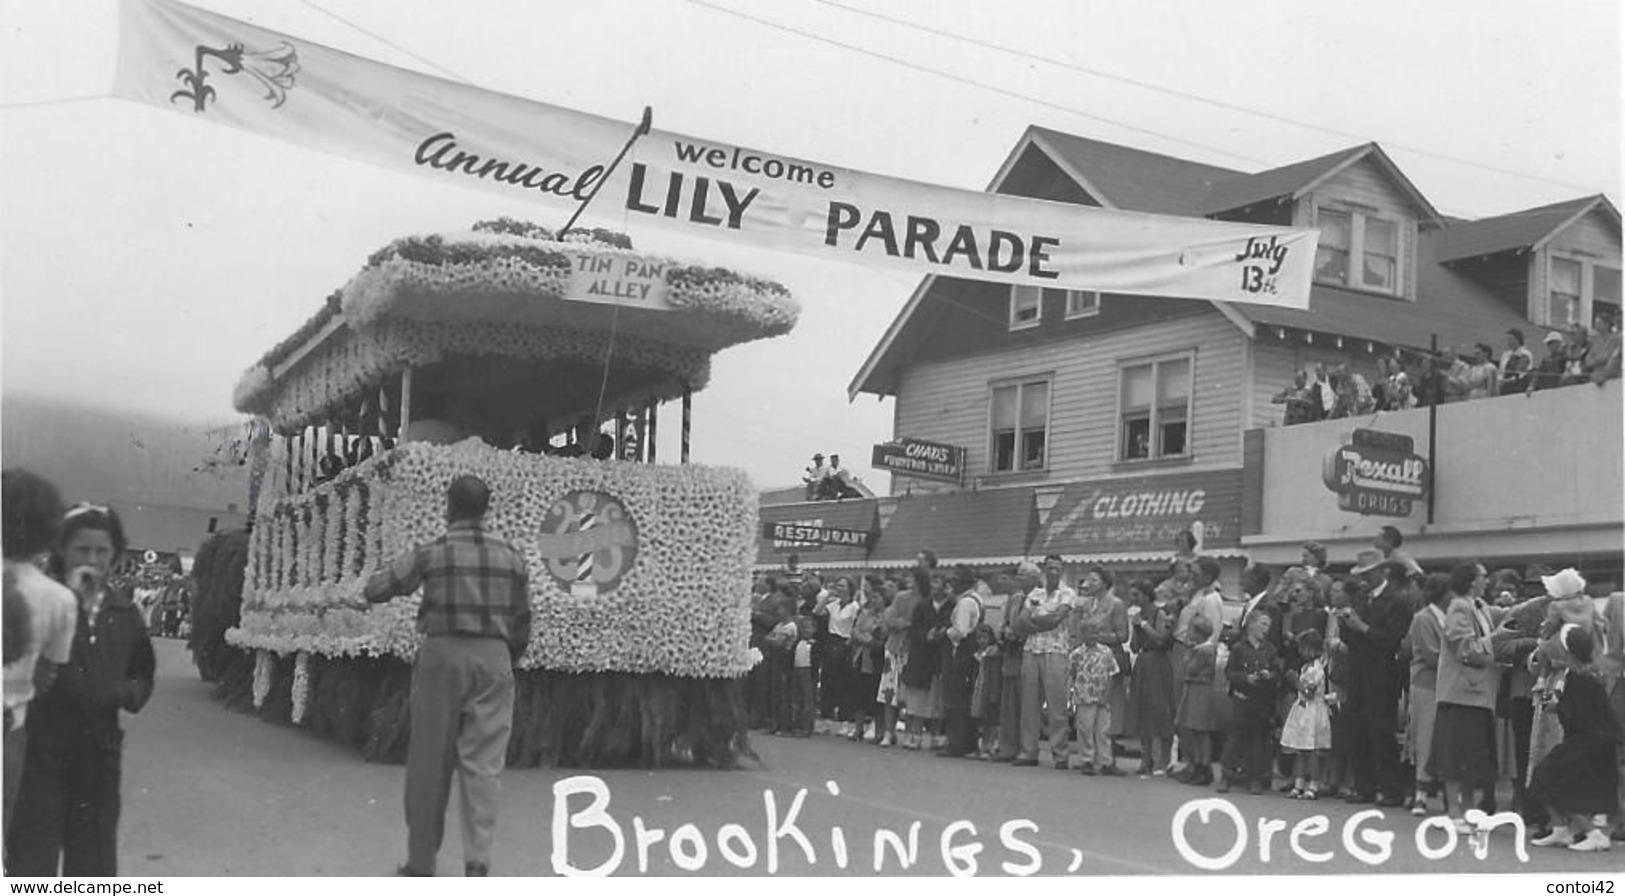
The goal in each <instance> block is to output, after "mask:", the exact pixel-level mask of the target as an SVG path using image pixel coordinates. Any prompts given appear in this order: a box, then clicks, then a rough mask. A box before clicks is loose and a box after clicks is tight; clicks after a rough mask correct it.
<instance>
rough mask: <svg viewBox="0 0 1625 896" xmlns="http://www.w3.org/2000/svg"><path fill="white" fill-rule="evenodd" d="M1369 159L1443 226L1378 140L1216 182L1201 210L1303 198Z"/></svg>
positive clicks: (1225, 209) (1214, 211)
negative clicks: (1377, 142) (1271, 200)
mask: <svg viewBox="0 0 1625 896" xmlns="http://www.w3.org/2000/svg"><path fill="white" fill-rule="evenodd" d="M1367 159H1370V160H1371V161H1372V162H1375V163H1376V164H1377V166H1378V167H1379V168H1382V169H1383V171H1384V172H1385V173H1386V174H1387V175H1388V176H1389V177H1390V178H1391V179H1393V181H1394V183H1396V184H1398V185H1399V188H1400V189H1401V190H1403V191H1404V192H1405V194H1406V195H1407V196H1409V197H1410V199H1411V201H1412V202H1414V203H1416V205H1417V207H1418V208H1420V209H1422V211H1423V213H1424V214H1425V215H1426V217H1427V218H1428V219H1430V223H1432V224H1434V225H1435V226H1443V224H1444V221H1443V219H1442V218H1440V217H1439V212H1438V210H1437V209H1435V208H1434V207H1433V203H1431V202H1428V200H1427V197H1426V196H1423V195H1422V191H1420V190H1418V189H1417V188H1416V185H1415V184H1413V183H1411V181H1410V178H1408V177H1406V176H1405V174H1404V172H1402V171H1400V170H1399V166H1398V165H1395V164H1394V162H1393V160H1392V159H1390V158H1388V154H1387V153H1385V152H1383V151H1382V147H1380V146H1378V145H1377V144H1375V143H1366V144H1364V145H1362V146H1355V147H1352V148H1350V149H1345V150H1341V151H1338V152H1334V153H1330V154H1327V155H1324V156H1321V157H1319V158H1315V159H1309V160H1307V161H1303V162H1294V163H1292V164H1291V165H1283V166H1281V167H1279V168H1271V169H1269V170H1268V171H1260V172H1258V173H1257V174H1249V175H1247V176H1245V177H1238V178H1233V179H1231V180H1227V181H1222V182H1220V183H1217V184H1214V185H1213V188H1212V189H1211V190H1210V191H1209V192H1208V194H1207V197H1206V199H1205V201H1203V202H1202V203H1201V212H1200V213H1201V214H1204V215H1215V214H1218V213H1220V212H1228V211H1232V210H1234V209H1238V208H1245V207H1246V206H1249V205H1252V204H1254V203H1256V202H1263V201H1265V200H1268V199H1280V198H1283V197H1286V198H1291V199H1300V198H1302V197H1303V196H1304V195H1306V194H1308V193H1310V192H1312V191H1313V190H1314V189H1315V188H1316V187H1318V186H1320V185H1321V184H1323V183H1325V182H1326V181H1328V180H1330V179H1332V178H1333V177H1336V176H1337V175H1338V174H1340V173H1342V172H1343V171H1346V170H1347V169H1349V168H1350V167H1353V166H1354V165H1357V164H1359V163H1360V162H1362V161H1365V160H1367Z"/></svg>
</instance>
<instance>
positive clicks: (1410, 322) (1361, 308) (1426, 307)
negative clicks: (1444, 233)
mask: <svg viewBox="0 0 1625 896" xmlns="http://www.w3.org/2000/svg"><path fill="white" fill-rule="evenodd" d="M1420 242H1421V245H1420V246H1419V247H1418V251H1417V259H1416V275H1417V295H1418V296H1419V297H1420V298H1419V300H1418V301H1415V302H1407V301H1404V300H1402V299H1385V298H1381V297H1377V296H1372V295H1369V294H1366V293H1361V292H1356V291H1353V290H1348V289H1343V288H1341V287H1336V286H1328V285H1325V284H1321V283H1317V284H1315V285H1314V287H1313V288H1312V289H1311V290H1310V293H1309V308H1308V310H1303V311H1300V310H1298V309H1296V308H1273V307H1269V306H1266V305H1236V306H1234V308H1235V309H1236V310H1237V311H1240V312H1241V313H1242V314H1244V315H1245V316H1246V317H1247V319H1248V320H1250V321H1252V322H1253V323H1255V324H1256V325H1258V326H1267V327H1288V328H1291V329H1294V330H1303V331H1307V332H1312V333H1327V334H1335V335H1338V336H1347V337H1351V338H1355V339H1367V340H1370V341H1372V342H1376V343H1380V344H1382V345H1387V346H1397V347H1402V348H1410V349H1425V348H1427V347H1428V345H1429V341H1430V338H1431V337H1432V336H1434V335H1437V336H1438V337H1439V345H1440V346H1441V347H1444V346H1460V345H1471V344H1473V343H1476V342H1484V341H1489V342H1491V343H1496V342H1499V339H1498V338H1490V337H1493V336H1496V335H1497V334H1500V333H1503V332H1505V331H1506V330H1508V329H1512V328H1514V327H1516V328H1518V329H1521V330H1524V331H1525V332H1532V330H1531V329H1530V328H1531V327H1532V326H1533V325H1532V324H1531V323H1530V322H1529V321H1528V319H1526V318H1525V317H1524V316H1523V315H1522V314H1519V313H1518V312H1517V311H1514V310H1513V309H1512V308H1510V307H1508V306H1506V305H1504V304H1502V303H1501V302H1499V301H1497V300H1495V299H1494V298H1491V297H1489V296H1486V295H1485V294H1484V290H1483V288H1482V287H1480V286H1477V285H1476V284H1474V283H1473V282H1472V281H1471V280H1469V279H1467V278H1466V277H1464V276H1462V275H1460V274H1458V273H1456V272H1455V271H1453V270H1451V269H1450V268H1447V267H1445V266H1444V265H1441V264H1439V263H1438V260H1437V259H1436V258H1435V256H1434V253H1435V251H1436V250H1437V245H1438V242H1439V234H1438V233H1436V232H1435V233H1433V234H1423V236H1422V239H1421V241H1420Z"/></svg>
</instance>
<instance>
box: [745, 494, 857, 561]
mask: <svg viewBox="0 0 1625 896" xmlns="http://www.w3.org/2000/svg"><path fill="white" fill-rule="evenodd" d="M879 504H880V502H879V501H877V500H876V499H874V498H858V499H851V500H846V501H811V502H806V503H801V504H773V505H769V506H766V507H763V508H761V510H760V513H761V521H762V523H763V524H764V525H763V526H762V528H760V529H758V530H757V532H756V568H758V569H763V568H779V567H782V566H784V564H785V562H786V561H787V560H789V558H790V555H791V554H795V555H796V559H797V560H799V561H800V563H801V566H802V567H803V568H806V569H836V568H846V567H852V566H862V565H864V563H865V561H866V560H868V558H869V553H870V551H871V549H872V548H873V547H874V544H875V537H874V533H875V532H876V531H877V530H878V529H879V528H880V517H879V512H878V507H879ZM770 523H791V524H794V525H797V526H809V527H816V528H820V529H845V530H850V531H854V532H867V533H869V538H868V541H867V544H865V545H862V546H858V545H851V544H813V543H808V542H794V541H781V540H775V539H773V538H770V537H768V536H767V534H766V529H767V525H766V524H770Z"/></svg>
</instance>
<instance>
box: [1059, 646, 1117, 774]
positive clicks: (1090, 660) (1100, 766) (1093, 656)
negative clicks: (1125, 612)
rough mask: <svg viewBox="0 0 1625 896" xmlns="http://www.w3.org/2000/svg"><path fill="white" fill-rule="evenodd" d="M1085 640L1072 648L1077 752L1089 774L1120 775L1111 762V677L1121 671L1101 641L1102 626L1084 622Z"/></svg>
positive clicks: (1085, 771) (1084, 770)
mask: <svg viewBox="0 0 1625 896" xmlns="http://www.w3.org/2000/svg"><path fill="white" fill-rule="evenodd" d="M1078 638H1079V640H1081V641H1082V642H1083V643H1082V644H1080V645H1079V646H1078V647H1077V649H1075V650H1073V651H1072V658H1071V659H1072V661H1071V665H1070V674H1069V675H1068V676H1067V680H1068V681H1069V682H1070V683H1071V688H1070V690H1069V692H1068V696H1069V697H1070V698H1071V703H1072V708H1073V720H1074V721H1073V724H1074V726H1075V727H1074V729H1073V730H1074V731H1076V732H1077V739H1078V752H1079V753H1080V754H1082V756H1083V773H1084V774H1086V775H1093V774H1097V773H1098V774H1102V775H1118V774H1122V772H1120V771H1118V768H1117V765H1116V763H1114V762H1113V761H1112V736H1111V728H1112V708H1111V703H1110V702H1109V701H1110V699H1111V690H1112V677H1113V676H1115V675H1116V674H1117V672H1118V665H1117V658H1116V657H1115V656H1113V655H1112V650H1111V648H1110V647H1107V646H1106V645H1105V644H1103V643H1101V640H1100V629H1099V628H1098V627H1097V626H1095V625H1084V626H1081V627H1080V628H1079V629H1078Z"/></svg>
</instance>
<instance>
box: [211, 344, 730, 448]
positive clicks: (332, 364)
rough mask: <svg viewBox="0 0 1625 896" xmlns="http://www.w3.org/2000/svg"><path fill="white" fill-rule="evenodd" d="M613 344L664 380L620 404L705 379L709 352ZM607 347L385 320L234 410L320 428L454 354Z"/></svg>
mask: <svg viewBox="0 0 1625 896" xmlns="http://www.w3.org/2000/svg"><path fill="white" fill-rule="evenodd" d="M613 338H614V355H615V357H616V358H617V359H618V362H617V363H620V364H624V365H627V366H631V367H642V368H647V369H651V370H658V371H660V372H662V373H663V374H665V375H666V379H667V382H665V383H663V384H661V385H660V386H658V387H654V388H651V389H650V390H649V391H648V393H647V394H644V395H640V396H634V395H626V396H618V399H619V400H620V401H621V402H622V403H627V404H630V403H636V402H637V401H640V400H648V399H660V400H666V399H671V398H676V397H677V396H678V395H681V394H682V385H681V384H683V383H687V384H688V385H689V386H690V388H692V389H693V390H695V391H698V390H700V389H703V388H704V387H705V385H706V383H707V382H708V381H709V380H710V378H711V357H710V354H709V353H708V352H705V351H702V350H700V349H693V348H684V347H682V346H675V345H669V344H666V343H662V342H659V341H656V340H652V339H647V338H643V337H639V336H636V335H633V334H630V333H618V334H616V335H615V336H614V337H613ZM610 340H611V334H610V333H609V332H607V331H605V330H570V329H566V328H563V327H546V326H543V327H536V326H530V327H527V326H517V325H510V324H498V323H463V324H450V323H424V322H421V321H414V320H408V319H404V318H388V319H385V320H382V321H380V322H379V323H377V324H376V325H374V326H371V327H368V328H365V329H363V330H359V331H347V332H345V333H344V334H343V335H342V336H339V337H335V338H333V339H330V340H328V341H327V342H325V343H323V344H322V346H321V347H320V348H318V349H317V350H315V351H313V352H311V353H310V354H309V355H307V356H306V357H305V358H304V359H302V360H301V361H300V362H299V364H298V365H296V366H295V367H294V368H293V369H292V370H290V371H288V372H287V373H286V374H285V375H284V376H283V378H282V380H281V381H279V382H278V383H277V384H276V386H275V387H274V388H273V389H271V390H270V391H267V392H263V393H260V394H258V395H256V396H254V397H253V401H251V402H250V403H249V404H239V405H238V408H239V409H242V410H245V412H247V413H256V414H261V415H263V416H265V417H267V418H269V419H270V420H271V422H272V423H273V424H274V425H275V426H276V427H278V428H279V429H281V430H284V431H287V430H297V429H300V428H302V427H304V426H307V425H310V424H312V423H318V422H321V421H322V420H324V419H325V418H326V416H327V415H328V414H329V413H330V412H331V410H332V409H334V408H341V407H349V406H351V405H353V404H354V403H355V402H357V401H359V400H360V399H362V398H363V397H364V396H366V395H368V394H369V393H371V392H372V391H374V390H376V389H377V386H378V384H379V383H380V382H383V381H385V380H386V379H387V378H388V377H390V376H392V375H394V374H396V373H398V372H400V371H401V370H403V369H405V368H407V367H423V366H427V365H429V364H434V363H436V362H439V361H441V360H444V359H445V358H446V357H448V356H455V355H495V356H500V357H507V358H513V359H515V360H520V361H529V362H539V361H581V362H586V363H592V364H601V363H603V359H604V357H605V355H606V354H607V353H608V351H609V350H610ZM249 408H252V410H247V409H249Z"/></svg>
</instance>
